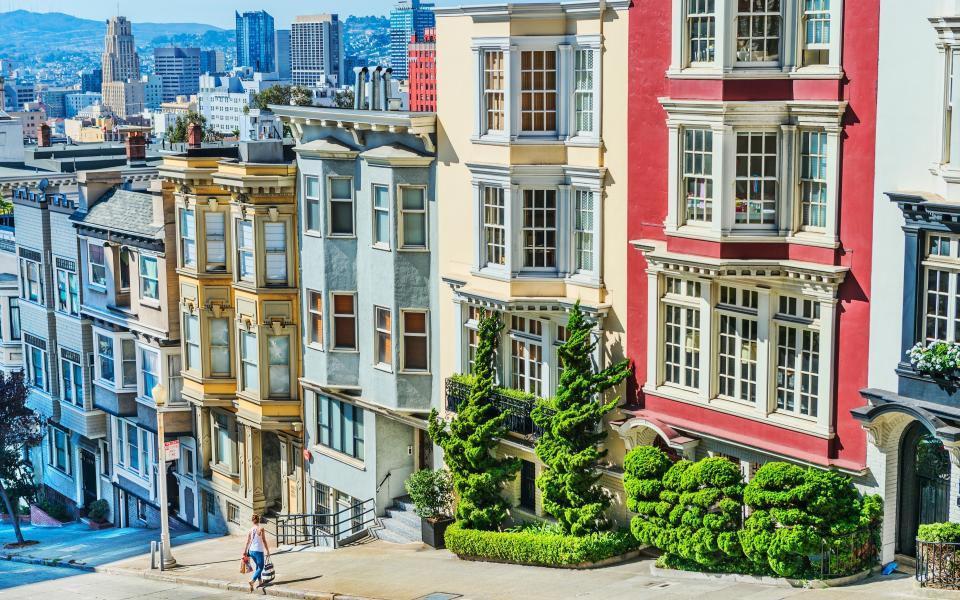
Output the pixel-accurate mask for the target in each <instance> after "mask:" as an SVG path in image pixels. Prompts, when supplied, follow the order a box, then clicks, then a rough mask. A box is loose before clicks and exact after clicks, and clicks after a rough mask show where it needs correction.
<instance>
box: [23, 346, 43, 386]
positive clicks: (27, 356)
mask: <svg viewBox="0 0 960 600" xmlns="http://www.w3.org/2000/svg"><path fill="white" fill-rule="evenodd" d="M23 346H24V353H23V362H24V367H26V368H25V369H24V372H25V373H26V376H27V382H28V384H29V386H30V387H32V388H36V389H38V390H40V391H42V392H49V391H50V370H49V368H48V366H47V351H46V349H45V348H41V347H39V346H34V345H33V344H31V343H30V342H28V341H24V342H23ZM38 367H39V368H38ZM37 375H40V377H41V378H42V379H43V381H42V382H40V384H39V385H37Z"/></svg>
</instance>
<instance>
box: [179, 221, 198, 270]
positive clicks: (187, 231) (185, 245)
mask: <svg viewBox="0 0 960 600" xmlns="http://www.w3.org/2000/svg"><path fill="white" fill-rule="evenodd" d="M180 264H181V265H182V266H184V267H190V268H192V269H195V268H196V267H197V213H196V212H195V211H193V210H191V209H188V208H181V209H180Z"/></svg>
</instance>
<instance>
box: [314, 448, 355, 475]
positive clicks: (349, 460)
mask: <svg viewBox="0 0 960 600" xmlns="http://www.w3.org/2000/svg"><path fill="white" fill-rule="evenodd" d="M313 450H314V452H316V453H317V454H322V455H323V456H326V457H327V458H332V459H333V460H335V461H337V462H341V463H343V464H345V465H349V466H351V467H353V468H354V469H357V470H358V471H366V470H367V465H366V463H364V461H362V460H360V459H359V458H354V457H352V456H350V455H349V454H344V453H343V452H339V451H337V450H334V449H333V448H329V447H327V446H321V445H320V444H314V445H313Z"/></svg>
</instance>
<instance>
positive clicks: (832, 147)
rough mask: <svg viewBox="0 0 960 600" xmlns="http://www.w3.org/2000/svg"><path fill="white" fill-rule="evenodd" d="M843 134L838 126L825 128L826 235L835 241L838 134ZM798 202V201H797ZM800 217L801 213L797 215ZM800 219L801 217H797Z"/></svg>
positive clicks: (838, 172) (838, 169)
mask: <svg viewBox="0 0 960 600" xmlns="http://www.w3.org/2000/svg"><path fill="white" fill-rule="evenodd" d="M842 132H843V129H842V128H841V127H840V126H839V125H838V126H831V127H827V128H826V134H827V223H826V225H827V227H826V230H827V231H826V232H827V235H828V236H829V237H830V238H831V239H833V240H836V239H837V238H838V232H837V215H838V214H840V195H839V194H838V193H837V191H838V190H839V188H840V134H841V133H842ZM797 201H798V202H799V201H800V200H799V199H798V200H797ZM797 214H798V215H802V213H801V212H798V213H797ZM799 218H801V219H802V216H801V217H799ZM797 225H798V226H797V227H796V228H795V229H799V228H800V227H801V226H803V222H802V220H801V222H800V223H798V224H797Z"/></svg>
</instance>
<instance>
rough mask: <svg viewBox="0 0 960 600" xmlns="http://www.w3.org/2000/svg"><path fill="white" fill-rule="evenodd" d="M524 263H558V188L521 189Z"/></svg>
mask: <svg viewBox="0 0 960 600" xmlns="http://www.w3.org/2000/svg"><path fill="white" fill-rule="evenodd" d="M522 237H523V266H524V267H527V268H534V269H554V268H556V266H557V192H556V190H523V230H522Z"/></svg>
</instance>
